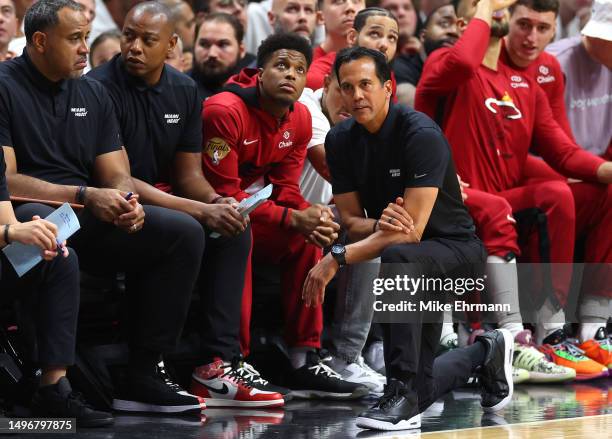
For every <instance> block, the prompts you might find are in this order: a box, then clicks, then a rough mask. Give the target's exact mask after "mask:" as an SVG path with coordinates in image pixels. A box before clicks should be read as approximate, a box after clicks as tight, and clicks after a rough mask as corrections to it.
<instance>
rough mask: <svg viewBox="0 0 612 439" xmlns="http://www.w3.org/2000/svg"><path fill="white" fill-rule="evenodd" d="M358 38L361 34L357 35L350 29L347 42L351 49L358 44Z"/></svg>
mask: <svg viewBox="0 0 612 439" xmlns="http://www.w3.org/2000/svg"><path fill="white" fill-rule="evenodd" d="M358 36H359V34H358V33H357V31H356V30H355V29H349V31H348V33H347V34H346V42H347V44H348V45H349V47H353V46H355V45H356V44H357V37H358Z"/></svg>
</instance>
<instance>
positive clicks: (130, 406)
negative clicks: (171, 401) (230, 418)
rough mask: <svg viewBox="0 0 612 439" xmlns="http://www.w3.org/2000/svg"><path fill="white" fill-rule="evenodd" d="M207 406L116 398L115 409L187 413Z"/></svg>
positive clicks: (114, 401)
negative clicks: (161, 403)
mask: <svg viewBox="0 0 612 439" xmlns="http://www.w3.org/2000/svg"><path fill="white" fill-rule="evenodd" d="M205 408H206V406H204V405H203V404H197V405H195V404H194V405H173V406H167V405H156V404H146V403H144V402H137V401H128V400H125V399H114V400H113V409H114V410H117V411H122V412H144V413H186V412H194V411H198V412H199V411H202V410H204V409H205Z"/></svg>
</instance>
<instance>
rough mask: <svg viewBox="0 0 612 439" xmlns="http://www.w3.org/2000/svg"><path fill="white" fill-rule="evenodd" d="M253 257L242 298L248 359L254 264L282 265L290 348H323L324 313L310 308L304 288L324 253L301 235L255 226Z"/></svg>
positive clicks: (242, 327)
mask: <svg viewBox="0 0 612 439" xmlns="http://www.w3.org/2000/svg"><path fill="white" fill-rule="evenodd" d="M251 228H252V231H253V248H252V254H251V257H250V258H249V260H248V262H247V268H246V273H245V281H244V293H243V296H242V313H241V321H240V349H241V351H242V355H244V356H245V357H246V356H247V355H248V354H249V349H250V344H251V334H250V324H251V305H252V293H253V286H252V270H251V260H254V261H255V262H263V263H266V264H279V265H280V269H281V301H282V307H283V311H284V313H285V315H284V317H285V331H284V335H285V340H286V342H287V345H288V346H289V347H302V346H303V347H314V348H319V347H320V346H321V332H322V331H323V313H322V308H321V306H317V307H306V306H305V305H304V302H303V301H302V287H303V285H304V281H305V280H306V276H307V275H308V272H309V271H310V269H311V268H312V267H313V266H314V265H315V264H316V263H317V262H318V261H319V259H321V249H320V248H318V247H316V246H314V245H312V244H308V243H306V242H305V238H304V236H303V235H301V234H300V233H297V232H294V231H291V230H284V229H281V228H280V227H279V226H276V225H271V224H265V223H259V222H254V221H253V222H251Z"/></svg>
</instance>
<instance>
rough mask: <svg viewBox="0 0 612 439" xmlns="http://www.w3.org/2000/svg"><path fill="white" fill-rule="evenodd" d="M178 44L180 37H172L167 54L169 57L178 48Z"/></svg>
mask: <svg viewBox="0 0 612 439" xmlns="http://www.w3.org/2000/svg"><path fill="white" fill-rule="evenodd" d="M177 42H178V35H177V34H174V35H172V37H171V38H170V40H169V41H168V52H167V53H168V55H170V54H171V53H172V52H174V48H175V47H176V44H177Z"/></svg>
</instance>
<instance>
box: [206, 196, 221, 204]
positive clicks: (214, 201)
mask: <svg viewBox="0 0 612 439" xmlns="http://www.w3.org/2000/svg"><path fill="white" fill-rule="evenodd" d="M221 198H223V195H217V196H216V197H215V198H213V199H212V200H211V202H210V203H209V204H217V201H219V200H220V199H221Z"/></svg>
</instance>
